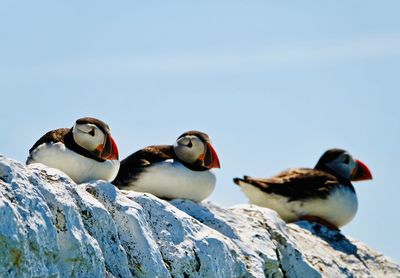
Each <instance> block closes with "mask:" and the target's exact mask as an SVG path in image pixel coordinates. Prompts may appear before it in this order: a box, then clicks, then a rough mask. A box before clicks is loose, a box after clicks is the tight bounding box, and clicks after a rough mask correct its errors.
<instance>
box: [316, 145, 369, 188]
mask: <svg viewBox="0 0 400 278" xmlns="http://www.w3.org/2000/svg"><path fill="white" fill-rule="evenodd" d="M315 169H319V170H323V171H325V172H328V173H330V174H332V175H334V176H335V177H338V178H341V179H344V180H346V181H361V180H371V179H372V174H371V171H370V170H369V169H368V167H367V165H365V164H364V163H363V162H361V161H360V160H356V159H354V158H353V157H352V156H351V155H350V154H349V153H348V152H347V151H345V150H342V149H330V150H327V151H326V152H325V153H324V154H323V155H322V156H321V158H320V159H319V161H318V163H317V165H316V166H315Z"/></svg>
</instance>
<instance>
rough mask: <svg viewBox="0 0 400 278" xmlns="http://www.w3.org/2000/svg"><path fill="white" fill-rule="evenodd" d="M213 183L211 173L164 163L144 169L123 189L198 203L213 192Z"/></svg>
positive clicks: (177, 163)
mask: <svg viewBox="0 0 400 278" xmlns="http://www.w3.org/2000/svg"><path fill="white" fill-rule="evenodd" d="M215 182H216V178H215V175H214V174H213V173H212V172H211V171H192V170H190V169H188V168H187V167H185V166H184V165H182V164H181V163H179V162H171V161H164V162H159V163H155V164H154V165H152V166H151V167H148V168H146V170H145V171H143V173H141V174H140V176H139V177H138V179H137V180H135V181H133V182H131V183H130V184H129V185H128V186H127V187H125V188H124V189H127V190H134V191H138V192H148V193H151V194H153V195H155V196H157V197H160V198H167V199H178V198H179V199H190V200H193V201H195V202H200V201H202V200H204V199H206V198H207V197H208V196H209V195H210V194H211V193H212V192H213V191H214V187H215Z"/></svg>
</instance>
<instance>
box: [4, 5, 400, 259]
mask: <svg viewBox="0 0 400 278" xmlns="http://www.w3.org/2000/svg"><path fill="white" fill-rule="evenodd" d="M216 2H218V3H216ZM399 11H400V2H399V1H365V0H364V1H341V2H338V1H335V2H332V1H331V2H329V3H327V2H324V3H322V2H317V1H300V2H299V1H297V2H295V1H292V3H289V2H282V1H141V2H140V3H139V1H112V2H110V1H25V2H16V1H11V0H4V1H1V3H0V96H1V98H0V104H1V107H0V124H1V133H0V153H2V154H3V155H6V156H8V157H12V158H15V159H17V160H19V161H21V162H24V161H25V159H26V156H27V154H28V150H29V148H30V147H31V146H32V145H33V143H34V142H35V141H36V140H37V139H38V138H39V137H40V136H41V135H43V134H44V133H45V132H47V131H49V130H51V129H55V128H59V127H70V126H72V125H73V123H74V121H75V120H76V119H77V118H80V117H82V116H94V117H98V118H100V119H102V120H104V121H106V122H107V123H108V124H109V125H110V127H111V129H112V133H113V136H114V138H115V139H116V141H117V143H118V145H119V150H120V155H121V158H124V157H125V156H127V155H128V154H130V153H132V152H134V151H136V150H137V149H139V148H142V147H144V146H146V145H151V144H168V143H173V142H174V140H175V139H176V137H177V136H178V135H180V134H181V133H183V132H184V131H186V130H190V129H198V130H202V131H205V132H207V133H208V134H209V135H210V136H211V138H212V140H213V143H214V146H215V149H216V150H217V152H218V154H219V157H220V160H221V164H222V169H221V170H218V171H216V174H217V177H218V181H217V188H216V190H215V192H214V194H213V195H212V196H211V200H212V201H214V202H216V203H219V204H221V205H224V206H231V205H234V204H238V203H245V202H247V200H246V198H245V197H244V195H242V194H241V192H240V190H239V188H238V187H237V186H236V185H234V184H233V182H232V178H233V177H235V176H240V175H242V174H248V175H253V176H261V177H267V176H271V175H273V174H276V173H278V172H279V171H281V170H284V169H286V168H288V167H297V166H302V167H313V166H314V165H315V163H316V162H317V160H318V158H319V157H320V155H321V154H322V153H323V152H324V151H325V150H326V149H328V148H332V147H340V148H344V149H347V150H348V151H349V152H350V153H352V154H353V155H354V156H355V157H357V158H359V159H361V160H362V161H364V162H365V163H366V164H367V165H368V166H369V167H370V169H371V171H372V173H373V175H374V180H373V181H370V182H360V183H357V184H355V187H356V190H357V193H358V197H359V211H358V214H357V215H356V217H355V219H354V220H353V221H352V222H351V223H350V224H349V225H347V226H346V227H345V228H344V229H343V232H344V233H345V234H346V235H348V236H351V237H353V238H357V239H360V240H362V241H363V242H365V243H366V244H368V245H369V246H371V247H373V248H375V249H378V250H380V251H382V252H383V253H385V254H386V255H389V256H391V257H393V258H394V259H395V260H396V261H397V262H399V261H400V241H399V234H400V231H399V230H400V224H399V212H400V210H399V209H400V200H399V195H400V184H399V173H400V147H399V143H400V122H399V121H400V108H399V104H400V17H399Z"/></svg>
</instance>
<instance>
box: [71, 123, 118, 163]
mask: <svg viewBox="0 0 400 278" xmlns="http://www.w3.org/2000/svg"><path fill="white" fill-rule="evenodd" d="M72 134H73V137H74V141H75V142H76V143H77V144H78V145H79V146H81V147H82V148H84V149H86V150H88V151H90V152H91V153H93V154H94V155H95V156H96V157H99V158H101V159H104V160H117V159H118V148H117V144H116V143H115V141H114V139H113V138H112V136H111V134H110V128H109V127H108V125H107V124H106V123H105V122H103V121H100V120H98V119H95V118H90V117H85V118H81V119H78V120H77V121H76V122H75V125H74V126H73V127H72Z"/></svg>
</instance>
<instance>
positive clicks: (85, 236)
mask: <svg viewBox="0 0 400 278" xmlns="http://www.w3.org/2000/svg"><path fill="white" fill-rule="evenodd" d="M0 184H1V185H0V218H1V222H0V248H1V251H2V252H1V254H0V277H400V266H399V265H397V264H396V263H394V262H393V261H392V260H391V259H390V258H388V257H385V256H383V255H382V254H380V253H378V252H376V251H374V250H372V249H370V248H368V247H367V246H366V245H364V244H363V243H361V242H359V241H357V240H354V239H350V238H347V237H345V236H344V235H343V234H341V233H340V232H337V231H330V230H328V229H326V228H325V227H323V226H320V225H318V224H312V223H309V222H298V223H296V224H289V225H287V224H285V223H284V222H283V221H282V220H281V219H280V218H279V217H278V216H277V214H276V213H275V212H274V211H271V210H269V209H265V208H260V207H257V206H251V205H238V206H235V207H231V208H223V207H220V206H218V205H216V204H213V203H210V202H204V203H200V204H196V203H194V202H191V201H187V200H173V201H171V202H166V201H163V200H160V199H158V198H156V197H154V196H152V195H150V194H141V193H135V192H124V191H120V190H118V189H116V188H115V187H114V186H113V185H112V184H110V183H107V182H104V181H96V182H93V183H87V184H81V185H76V184H75V183H74V182H73V181H72V180H71V179H69V178H68V177H67V176H65V175H64V174H63V173H62V172H60V171H57V170H55V169H50V168H47V167H45V166H43V165H39V164H36V165H30V166H28V167H26V166H24V165H22V164H20V163H19V162H17V161H14V160H11V159H8V158H5V157H3V156H0Z"/></svg>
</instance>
